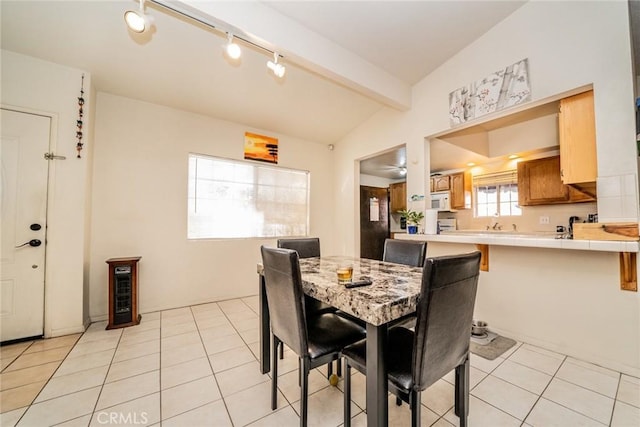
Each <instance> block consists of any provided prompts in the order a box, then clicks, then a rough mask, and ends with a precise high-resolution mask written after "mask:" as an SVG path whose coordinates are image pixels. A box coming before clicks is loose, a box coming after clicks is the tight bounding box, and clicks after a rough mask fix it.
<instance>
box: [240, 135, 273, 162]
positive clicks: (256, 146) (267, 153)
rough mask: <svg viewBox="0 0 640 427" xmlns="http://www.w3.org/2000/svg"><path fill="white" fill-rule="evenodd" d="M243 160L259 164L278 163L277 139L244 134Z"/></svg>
mask: <svg viewBox="0 0 640 427" xmlns="http://www.w3.org/2000/svg"><path fill="white" fill-rule="evenodd" d="M244 158H245V159H246V160H258V161H261V162H268V163H276V164H277V163H278V139H277V138H271V137H270V136H264V135H258V134H255V133H251V132H245V133H244Z"/></svg>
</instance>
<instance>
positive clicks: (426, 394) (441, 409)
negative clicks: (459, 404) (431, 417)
mask: <svg viewBox="0 0 640 427" xmlns="http://www.w3.org/2000/svg"><path fill="white" fill-rule="evenodd" d="M454 392H455V388H454V387H453V386H452V385H451V384H449V383H448V382H446V381H444V380H438V381H436V382H435V383H434V384H433V385H432V386H431V387H429V388H427V389H426V390H425V391H423V392H422V404H423V405H425V406H426V407H427V408H429V409H430V410H432V411H433V412H435V413H436V414H438V415H444V414H445V413H446V412H447V411H448V410H449V409H451V408H452V407H453V403H454V397H455V396H454V394H455V393H454Z"/></svg>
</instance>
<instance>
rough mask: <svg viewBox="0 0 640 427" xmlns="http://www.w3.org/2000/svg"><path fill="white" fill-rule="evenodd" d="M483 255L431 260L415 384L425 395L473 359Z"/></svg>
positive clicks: (421, 314)
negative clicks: (474, 314)
mask: <svg viewBox="0 0 640 427" xmlns="http://www.w3.org/2000/svg"><path fill="white" fill-rule="evenodd" d="M479 275H480V252H478V251H476V252H472V253H469V254H463V255H454V256H443V257H436V258H429V259H427V260H426V262H425V266H424V272H423V276H422V290H421V292H420V297H419V299H418V304H417V313H416V314H417V320H416V328H415V335H414V347H413V348H414V352H413V361H412V363H413V366H412V375H413V384H414V387H415V388H416V391H422V390H424V389H426V388H427V387H429V386H430V385H431V384H433V383H435V382H436V381H437V380H438V379H440V378H442V377H443V376H444V375H445V374H447V373H448V372H449V371H451V370H452V369H453V368H455V367H457V366H458V365H460V364H462V363H464V361H465V360H466V358H467V357H468V355H469V341H470V339H471V323H472V321H473V308H474V305H475V300H476V291H477V289H478V276H479Z"/></svg>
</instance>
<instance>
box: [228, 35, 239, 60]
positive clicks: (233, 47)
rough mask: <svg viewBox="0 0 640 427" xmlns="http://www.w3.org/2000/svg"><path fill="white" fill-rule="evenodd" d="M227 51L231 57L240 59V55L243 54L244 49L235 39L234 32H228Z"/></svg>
mask: <svg viewBox="0 0 640 427" xmlns="http://www.w3.org/2000/svg"><path fill="white" fill-rule="evenodd" d="M225 52H227V56H228V57H229V58H231V59H238V58H240V55H242V50H241V49H240V46H238V44H237V43H234V41H233V34H231V33H227V46H226V47H225Z"/></svg>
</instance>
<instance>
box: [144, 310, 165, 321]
mask: <svg viewBox="0 0 640 427" xmlns="http://www.w3.org/2000/svg"><path fill="white" fill-rule="evenodd" d="M161 314H162V312H161V311H152V312H150V313H141V315H142V321H141V322H140V324H142V323H144V322H145V321H147V320H160V316H161Z"/></svg>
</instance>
